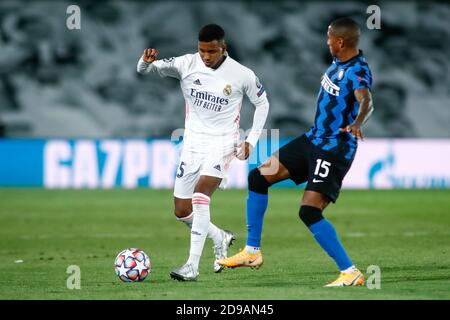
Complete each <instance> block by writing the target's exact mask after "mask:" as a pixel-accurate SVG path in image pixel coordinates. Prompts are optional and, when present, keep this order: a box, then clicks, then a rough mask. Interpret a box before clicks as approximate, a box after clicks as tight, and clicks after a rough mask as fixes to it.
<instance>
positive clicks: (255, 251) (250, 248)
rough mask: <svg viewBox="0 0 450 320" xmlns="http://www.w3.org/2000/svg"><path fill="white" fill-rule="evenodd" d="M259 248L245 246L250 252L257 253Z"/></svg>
mask: <svg viewBox="0 0 450 320" xmlns="http://www.w3.org/2000/svg"><path fill="white" fill-rule="evenodd" d="M259 250H260V248H259V247H252V246H245V251H247V252H248V253H251V254H254V253H257V252H259Z"/></svg>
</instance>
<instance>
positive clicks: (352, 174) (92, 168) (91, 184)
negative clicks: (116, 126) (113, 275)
mask: <svg viewBox="0 0 450 320" xmlns="http://www.w3.org/2000/svg"><path fill="white" fill-rule="evenodd" d="M288 141H289V140H288V139H282V140H281V141H280V143H279V145H280V146H282V145H283V144H285V143H287V142H288ZM262 142H263V143H265V142H264V141H262ZM277 148H278V146H277ZM180 149H181V145H180V144H176V143H174V142H172V141H170V140H168V139H167V140H156V139H152V140H145V139H136V140H89V139H87V140H84V139H83V140H62V139H61V140H60V139H55V140H31V139H2V140H0V186H3V187H45V188H136V187H149V188H172V187H173V184H174V180H175V175H176V173H177V169H178V158H179V154H180ZM275 149H276V148H275ZM266 150H270V147H269V148H260V149H258V150H256V151H255V154H254V155H255V156H254V157H252V158H251V159H250V166H249V165H248V163H247V162H245V161H239V160H237V159H235V160H233V162H232V163H231V166H230V169H229V179H228V183H227V185H228V188H245V187H246V185H247V173H248V168H249V167H250V168H252V167H255V166H256V165H257V164H259V163H260V162H261V161H264V160H265V159H266V158H267V156H268V155H270V152H267V151H266ZM261 151H262V153H261ZM256 155H257V156H258V157H256ZM256 158H257V159H258V161H256V160H254V159H256ZM279 186H285V187H290V186H294V184H293V183H292V182H289V181H287V182H284V183H281V184H279ZM343 186H344V188H385V189H389V188H449V187H450V140H448V139H441V140H422V139H420V140H413V139H389V140H388V139H368V140H366V141H364V142H360V143H359V148H358V152H357V155H356V158H355V161H354V163H353V166H352V168H351V169H350V171H349V173H348V174H347V176H346V177H345V179H344V184H343Z"/></svg>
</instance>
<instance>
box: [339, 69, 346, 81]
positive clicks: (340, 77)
mask: <svg viewBox="0 0 450 320" xmlns="http://www.w3.org/2000/svg"><path fill="white" fill-rule="evenodd" d="M344 74H345V70H344V69H341V70H339V73H338V76H337V79H338V81H340V80H342V78H343V77H344Z"/></svg>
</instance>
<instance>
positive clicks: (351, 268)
mask: <svg viewBox="0 0 450 320" xmlns="http://www.w3.org/2000/svg"><path fill="white" fill-rule="evenodd" d="M355 271H358V269H357V268H356V267H355V265H353V266H350V267H348V268H347V269H345V270H341V272H344V273H352V272H355Z"/></svg>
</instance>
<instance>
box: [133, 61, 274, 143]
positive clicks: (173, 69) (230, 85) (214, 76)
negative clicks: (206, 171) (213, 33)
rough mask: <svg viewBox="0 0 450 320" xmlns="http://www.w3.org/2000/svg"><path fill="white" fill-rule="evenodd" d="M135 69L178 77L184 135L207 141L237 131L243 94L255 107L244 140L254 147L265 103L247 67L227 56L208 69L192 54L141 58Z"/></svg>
mask: <svg viewBox="0 0 450 320" xmlns="http://www.w3.org/2000/svg"><path fill="white" fill-rule="evenodd" d="M137 70H138V72H139V73H149V72H157V73H158V74H159V75H160V76H162V77H166V76H168V77H173V78H177V79H178V80H180V86H181V90H182V92H183V96H184V100H185V103H186V119H185V129H186V132H185V136H186V135H188V134H189V135H193V136H197V137H199V136H202V137H204V138H206V140H209V141H210V142H213V141H212V140H211V139H214V137H215V136H231V135H237V134H238V129H239V120H240V110H241V106H242V100H243V97H244V95H247V96H248V98H249V99H250V101H251V102H252V103H253V104H254V105H255V107H256V111H255V116H254V120H253V126H252V130H251V131H250V134H249V135H248V137H247V141H248V142H249V143H250V144H252V145H253V146H255V144H256V142H257V140H258V138H259V135H260V133H261V130H262V129H263V127H264V123H265V120H266V117H267V113H268V109H269V103H268V101H267V96H266V92H265V89H264V87H263V86H262V85H261V83H260V82H259V80H258V78H257V77H256V75H255V74H254V72H253V71H252V70H250V69H249V68H247V67H245V66H243V65H241V64H240V63H238V62H237V61H235V60H234V59H232V58H231V57H229V56H227V58H226V59H225V61H224V62H223V63H222V64H221V65H220V66H219V67H218V68H217V69H212V68H209V67H207V66H205V64H204V63H203V61H202V59H201V57H200V54H199V53H195V54H186V55H184V56H180V57H174V58H169V59H162V60H156V61H154V62H153V63H146V62H144V61H143V59H142V57H141V59H140V60H139V63H138V66H137ZM257 113H258V114H257Z"/></svg>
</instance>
